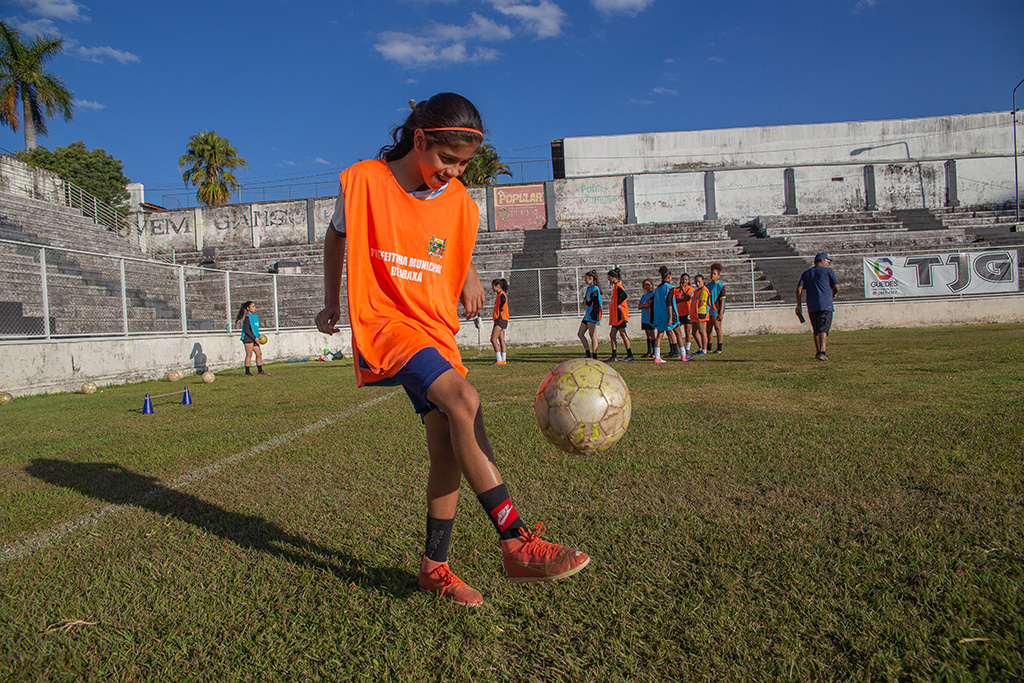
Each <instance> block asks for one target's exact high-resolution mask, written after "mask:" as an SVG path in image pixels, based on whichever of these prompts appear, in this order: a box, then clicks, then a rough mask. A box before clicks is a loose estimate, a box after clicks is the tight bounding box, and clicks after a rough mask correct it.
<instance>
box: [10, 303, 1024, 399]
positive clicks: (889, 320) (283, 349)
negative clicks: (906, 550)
mask: <svg viewBox="0 0 1024 683" xmlns="http://www.w3.org/2000/svg"><path fill="white" fill-rule="evenodd" d="M965 301H966V300H962V299H958V300H942V301H909V302H900V301H891V302H885V303H863V304H840V305H837V306H836V313H835V319H834V322H833V326H832V330H833V332H834V333H836V332H838V333H840V335H839V336H838V337H834V338H833V340H832V345H831V346H832V348H833V350H834V351H835V355H836V356H837V357H841V355H842V336H841V333H842V332H847V331H851V330H859V329H870V328H892V327H927V326H939V325H958V326H963V325H970V324H981V323H1019V322H1024V296H1006V297H988V298H979V299H973V300H970V305H965ZM579 320H580V319H579V317H577V316H562V317H552V318H547V317H545V318H526V319H522V318H519V319H513V320H512V321H511V323H510V324H509V327H508V331H507V332H506V340H507V342H508V344H509V346H511V347H512V360H513V362H514V360H515V347H516V346H538V345H548V344H557V345H569V346H574V345H576V344H578V340H577V339H576V331H577V329H578V328H579ZM603 329H604V328H602V330H603ZM796 333H806V334H807V336H808V337H809V336H810V334H809V333H810V327H809V326H808V325H807V324H800V323H799V322H798V321H797V319H796V316H795V315H794V314H793V309H792V308H790V307H784V308H781V307H773V308H755V309H734V310H732V311H730V312H729V315H728V316H727V318H726V320H725V335H726V337H737V336H749V335H760V334H796ZM631 336H632V337H633V339H634V341H636V340H642V339H643V336H642V334H640V331H639V329H637V327H636V326H634V327H633V329H632V330H631ZM600 339H601V342H602V348H604V349H605V350H607V349H608V348H609V347H608V346H606V345H605V342H606V341H607V336H606V330H605V331H602V332H600ZM489 340H490V327H489V323H488V322H487V321H481V325H480V327H476V326H475V325H473V324H472V323H464V324H463V327H462V330H461V331H460V332H459V335H458V342H459V345H460V346H461V347H463V349H465V351H464V354H465V355H466V356H468V357H472V352H473V351H474V350H478V353H482V354H485V355H489V354H490V352H491V349H490V341H489ZM807 343H808V344H810V340H809V339H808V340H807ZM324 348H329V349H330V350H332V351H335V350H340V351H342V352H344V353H345V355H346V356H349V355H350V354H351V351H352V343H351V334H350V332H349V330H347V329H343V330H341V332H340V333H338V334H336V335H334V336H333V337H327V336H326V335H324V334H321V333H320V332H317V331H315V330H295V331H282V332H275V333H273V335H272V338H271V340H270V342H269V343H268V344H267V345H266V346H265V347H264V355H263V357H264V362H266V363H272V362H276V361H283V360H288V359H292V358H309V357H311V356H313V355H316V354H318V353H320V352H322V351H323V349H324ZM243 358H244V352H243V350H242V345H241V344H240V343H239V341H238V335H237V333H232V334H227V333H216V334H211V333H207V334H198V335H178V336H175V335H166V336H160V337H143V338H96V339H87V340H85V339H80V340H68V341H48V342H40V341H34V342H29V343H24V344H18V343H15V344H3V345H0V390H2V391H9V392H11V393H12V394H14V395H15V396H24V395H29V394H42V393H54V392H60V391H78V390H79V389H80V388H81V386H82V384H83V383H84V382H86V381H92V382H95V383H96V384H97V385H99V386H101V387H102V386H107V385H111V384H124V383H126V382H137V381H143V380H152V379H159V378H161V377H164V376H165V375H166V374H167V373H168V372H170V371H171V370H181V369H185V370H188V371H190V372H201V371H202V369H206V368H208V369H210V370H213V371H214V372H217V371H220V370H225V369H229V368H239V367H241V365H242V360H243ZM339 377H341V378H342V379H343V380H344V381H351V380H352V377H351V375H350V371H349V370H348V369H347V366H346V369H345V371H344V372H343V373H342V374H341V375H339ZM188 381H189V380H188V378H186V382H185V383H187V382H188ZM192 381H198V380H197V379H196V380H192ZM140 398H141V397H140Z"/></svg>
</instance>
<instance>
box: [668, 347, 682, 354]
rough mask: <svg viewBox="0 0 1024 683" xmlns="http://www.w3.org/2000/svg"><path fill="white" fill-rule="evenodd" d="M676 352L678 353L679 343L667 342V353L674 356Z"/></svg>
mask: <svg viewBox="0 0 1024 683" xmlns="http://www.w3.org/2000/svg"><path fill="white" fill-rule="evenodd" d="M677 353H679V345H678V344H669V345H668V355H670V356H674V355H676V354H677Z"/></svg>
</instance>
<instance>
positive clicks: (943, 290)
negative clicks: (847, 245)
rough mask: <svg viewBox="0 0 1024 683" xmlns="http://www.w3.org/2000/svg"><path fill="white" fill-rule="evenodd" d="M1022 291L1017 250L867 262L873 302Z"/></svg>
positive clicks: (868, 294) (866, 286) (866, 275)
mask: <svg viewBox="0 0 1024 683" xmlns="http://www.w3.org/2000/svg"><path fill="white" fill-rule="evenodd" d="M1019 289H1020V282H1019V276H1018V272H1017V251H1016V250H1015V249H1011V250H1007V251H985V252H980V253H969V254H965V253H958V254H926V255H914V256H879V257H876V258H866V259H864V296H865V297H866V298H869V299H871V298H878V297H886V298H894V297H910V296H914V297H916V296H949V295H950V294H993V293H998V292H1016V291H1018V290H1019Z"/></svg>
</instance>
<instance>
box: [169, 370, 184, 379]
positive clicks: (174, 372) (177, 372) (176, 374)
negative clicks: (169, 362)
mask: <svg viewBox="0 0 1024 683" xmlns="http://www.w3.org/2000/svg"><path fill="white" fill-rule="evenodd" d="M182 377H184V375H182V373H181V370H171V371H170V372H168V373H167V381H168V382H177V381H179V380H180V379H181V378H182Z"/></svg>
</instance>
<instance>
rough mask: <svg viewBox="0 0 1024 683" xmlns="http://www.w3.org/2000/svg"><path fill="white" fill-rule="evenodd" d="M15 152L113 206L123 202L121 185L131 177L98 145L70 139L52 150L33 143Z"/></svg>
mask: <svg viewBox="0 0 1024 683" xmlns="http://www.w3.org/2000/svg"><path fill="white" fill-rule="evenodd" d="M15 156H16V157H17V158H18V159H20V160H21V161H24V162H25V163H27V164H31V165H33V166H37V167H39V168H45V169H46V170H48V171H53V172H54V173H56V174H57V175H59V176H60V177H61V178H63V179H64V180H67V181H69V182H71V183H74V184H75V185H77V186H78V187H80V188H82V189H83V190H85V191H86V192H88V193H89V194H91V195H93V196H94V197H96V199H99V200H100V201H101V202H105V203H107V204H109V205H111V206H113V207H115V208H123V207H126V206H127V203H128V189H127V188H126V187H125V186H126V185H127V184H128V183H130V182H131V181H130V180H128V178H126V177H125V175H124V164H123V163H122V162H121V160H120V159H115V158H114V157H112V156H110V155H109V154H107V153H106V152H105V151H104V150H102V149H92V150H91V149H88V148H87V147H86V146H85V143H84V142H72V143H71V144H70V145H68V146H67V147H57V148H56V149H55V150H53V151H52V152H51V151H50V150H48V149H47V148H46V147H36V148H34V149H29V150H24V151H22V152H18V153H17V154H16V155H15Z"/></svg>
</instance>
